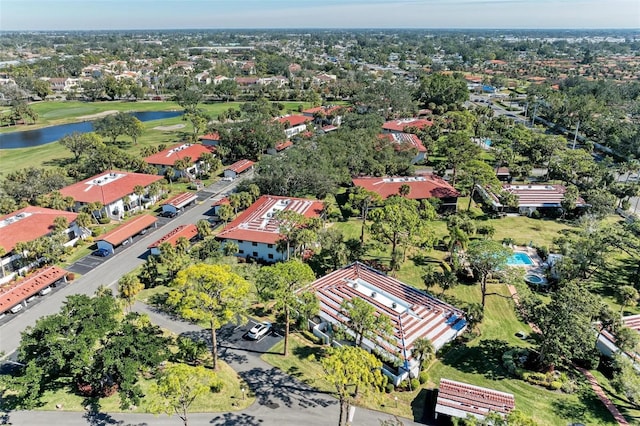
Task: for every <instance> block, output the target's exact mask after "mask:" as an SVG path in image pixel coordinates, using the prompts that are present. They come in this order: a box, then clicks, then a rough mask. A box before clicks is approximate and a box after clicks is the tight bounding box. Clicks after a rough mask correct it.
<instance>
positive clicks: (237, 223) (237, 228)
mask: <svg viewBox="0 0 640 426" xmlns="http://www.w3.org/2000/svg"><path fill="white" fill-rule="evenodd" d="M323 209H324V206H323V203H322V201H317V200H307V199H304V198H292V197H277V196H275V195H263V196H262V197H260V198H259V199H258V200H257V201H256V202H255V203H253V204H252V205H251V206H250V207H249V208H248V209H247V210H245V211H244V212H242V213H241V214H240V215H239V216H238V217H237V218H236V219H234V220H233V221H232V222H231V223H229V224H228V225H227V226H226V227H225V228H224V229H223V230H222V231H221V232H220V233H219V234H218V235H217V238H218V239H220V240H222V241H233V242H235V243H236V244H238V247H239V249H240V252H239V255H240V256H243V257H244V256H250V257H253V258H256V259H261V260H264V261H268V262H275V261H276V260H282V259H283V258H284V255H283V253H281V252H279V251H277V249H276V243H277V241H278V240H280V239H281V238H282V236H281V234H280V231H279V229H280V226H279V223H278V220H277V219H276V218H275V215H276V213H277V212H280V211H294V212H296V213H300V214H301V215H303V216H305V217H307V218H314V217H320V215H321V214H322V211H323Z"/></svg>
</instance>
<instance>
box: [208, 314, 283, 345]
mask: <svg viewBox="0 0 640 426" xmlns="http://www.w3.org/2000/svg"><path fill="white" fill-rule="evenodd" d="M258 322H259V321H257V320H253V319H251V320H249V322H248V323H247V324H245V325H241V326H233V325H227V326H225V327H223V328H221V329H220V330H219V331H218V338H219V340H220V342H222V343H221V344H220V346H221V347H223V348H224V347H226V348H230V349H240V350H244V351H247V352H258V353H266V352H268V351H269V349H270V348H271V347H273V345H275V344H276V343H278V342H279V341H280V340H281V339H282V337H283V336H282V334H281V333H280V330H279V329H278V327H277V325H276V326H275V329H272V330H271V332H269V333H268V334H266V335H265V336H264V337H262V338H261V339H259V340H250V339H248V338H247V337H246V335H247V333H248V332H249V330H251V328H252V327H253V326H254V325H256V324H257V323H258Z"/></svg>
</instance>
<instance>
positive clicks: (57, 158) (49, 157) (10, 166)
mask: <svg viewBox="0 0 640 426" xmlns="http://www.w3.org/2000/svg"><path fill="white" fill-rule="evenodd" d="M280 103H282V104H283V105H284V110H282V114H286V113H291V112H296V111H297V110H298V106H299V105H303V107H305V108H306V107H308V106H309V105H310V104H308V103H305V102H280ZM240 105H241V103H240V102H227V103H215V104H201V105H199V107H201V108H202V109H204V110H205V111H207V112H208V113H209V114H210V115H211V116H212V117H213V118H214V119H215V117H217V115H218V114H220V113H221V112H222V111H226V110H228V109H229V108H235V109H237V108H239V107H240ZM32 107H33V108H34V109H35V110H36V111H37V112H38V114H39V117H40V118H39V119H38V123H37V124H36V125H27V126H15V127H4V128H0V133H9V132H17V131H22V130H32V129H37V128H39V127H45V126H52V125H57V124H65V123H71V122H75V121H77V119H78V117H82V116H85V115H92V114H97V113H101V112H104V111H111V110H114V111H169V110H177V109H180V106H179V105H178V104H176V103H174V102H93V103H91V102H39V103H35V104H32ZM176 124H182V125H184V127H183V128H181V129H175V130H159V129H156V127H163V126H173V125H176ZM142 125H143V127H144V131H143V134H142V136H140V138H138V143H137V144H136V145H133V143H131V141H130V140H129V138H127V137H121V138H119V140H118V145H119V146H120V147H121V148H124V149H126V150H128V151H130V152H133V153H138V152H140V150H141V149H142V147H144V146H158V145H159V144H167V145H169V144H173V143H178V142H182V141H184V140H185V139H186V138H187V137H188V136H190V135H191V133H192V131H193V130H192V126H191V124H190V123H189V122H188V121H183V120H182V118H181V117H173V118H168V119H163V120H153V121H146V122H144V123H142ZM72 157H73V156H72V155H71V153H70V152H69V151H68V150H67V149H65V148H64V147H63V146H61V145H60V144H59V143H57V142H53V143H49V144H46V145H41V146H36V147H32V148H15V149H2V150H0V172H1V173H2V174H5V175H6V174H7V173H11V172H13V171H15V170H18V169H22V168H25V167H30V166H33V167H48V168H52V167H59V166H61V165H63V164H64V163H65V162H66V161H68V160H69V159H71V158H72Z"/></svg>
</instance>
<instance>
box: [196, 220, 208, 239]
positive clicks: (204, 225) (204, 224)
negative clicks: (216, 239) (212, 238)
mask: <svg viewBox="0 0 640 426" xmlns="http://www.w3.org/2000/svg"><path fill="white" fill-rule="evenodd" d="M196 228H198V238H200V239H201V240H204V239H205V238H206V237H208V236H209V235H211V225H209V222H208V221H206V220H205V219H200V220H199V221H198V223H196Z"/></svg>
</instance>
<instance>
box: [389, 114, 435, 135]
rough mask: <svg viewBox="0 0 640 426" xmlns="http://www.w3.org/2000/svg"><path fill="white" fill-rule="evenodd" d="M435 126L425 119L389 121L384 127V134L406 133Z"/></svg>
mask: <svg viewBox="0 0 640 426" xmlns="http://www.w3.org/2000/svg"><path fill="white" fill-rule="evenodd" d="M431 126H433V121H431V120H425V119H424V118H403V119H400V120H392V121H387V122H386V123H384V124H383V125H382V132H383V133H406V132H407V130H408V129H411V128H414V129H424V128H425V127H431Z"/></svg>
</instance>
